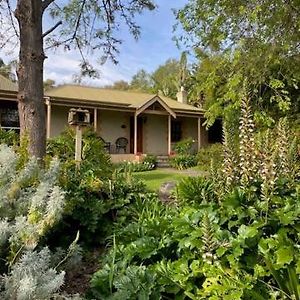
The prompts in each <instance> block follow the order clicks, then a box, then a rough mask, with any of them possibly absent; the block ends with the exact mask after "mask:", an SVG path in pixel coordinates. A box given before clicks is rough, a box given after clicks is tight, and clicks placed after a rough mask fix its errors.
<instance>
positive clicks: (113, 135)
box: [97, 110, 130, 153]
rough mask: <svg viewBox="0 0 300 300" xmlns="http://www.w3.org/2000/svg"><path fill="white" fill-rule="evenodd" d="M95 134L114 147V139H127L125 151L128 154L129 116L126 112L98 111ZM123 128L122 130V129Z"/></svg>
mask: <svg viewBox="0 0 300 300" xmlns="http://www.w3.org/2000/svg"><path fill="white" fill-rule="evenodd" d="M97 117H98V118H97V121H98V122H97V133H98V134H99V135H100V136H101V137H102V138H103V139H104V140H105V141H106V142H110V143H111V145H115V142H116V139H117V138H119V137H125V138H127V139H128V145H127V149H126V150H127V151H126V153H130V145H129V144H130V114H129V113H126V112H118V111H108V110H98V115H97ZM124 126H125V128H122V127H124Z"/></svg>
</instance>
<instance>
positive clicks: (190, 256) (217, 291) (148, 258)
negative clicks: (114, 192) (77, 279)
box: [92, 100, 300, 300]
mask: <svg viewBox="0 0 300 300" xmlns="http://www.w3.org/2000/svg"><path fill="white" fill-rule="evenodd" d="M284 123H285V122H284V121H282V122H281V124H279V125H278V127H277V128H276V134H277V138H274V134H273V133H272V132H270V131H267V132H266V133H264V134H263V137H262V139H261V140H262V141H263V143H261V144H260V145H258V144H257V142H256V140H255V138H254V123H253V121H252V115H251V111H250V107H249V102H248V100H243V101H242V113H241V122H240V124H241V126H240V145H239V146H240V151H239V152H238V154H237V153H233V152H232V151H228V149H229V148H230V147H229V146H230V145H229V144H228V143H230V138H228V139H226V140H227V142H226V145H224V151H226V155H224V159H225V161H224V169H223V168H222V170H221V171H220V172H219V175H218V176H217V177H214V178H211V179H210V181H208V182H204V181H202V180H198V179H188V180H186V181H184V182H183V183H182V185H181V187H180V189H181V191H180V193H181V194H178V198H180V199H179V200H181V202H180V205H178V207H177V208H170V207H166V206H164V207H160V208H159V209H154V208H152V207H151V205H152V204H153V203H154V202H150V201H149V200H148V202H144V205H143V206H138V207H144V209H145V211H146V213H145V214H143V213H141V210H140V209H138V210H137V213H133V212H132V210H131V209H130V208H131V207H130V206H129V207H128V208H127V211H128V215H129V216H130V215H132V219H129V220H130V221H131V222H130V223H129V224H128V225H127V226H124V224H126V221H125V222H123V223H122V226H118V225H116V226H115V228H116V231H115V238H114V239H113V247H112V249H111V250H110V251H109V253H108V254H106V256H105V258H104V267H103V269H102V270H100V271H99V272H97V273H96V274H95V275H94V277H93V280H92V287H93V289H92V290H93V292H94V296H95V295H97V297H98V298H100V299H101V298H114V299H124V300H126V299H135V298H146V299H149V298H150V299H160V298H162V299H236V300H238V299H298V298H299V288H300V280H299V273H300V270H299V266H300V249H299V247H298V244H299V214H300V202H299V197H300V195H299V192H300V182H299V176H298V174H299V166H298V165H297V164H292V162H295V157H297V155H298V154H297V153H295V152H294V151H291V149H290V148H291V147H290V145H291V144H290V142H289V141H290V139H289V138H288V133H287V128H285V127H286V126H285V125H284ZM248 129H251V130H248ZM225 130H226V129H225ZM224 135H225V136H227V137H228V135H227V134H226V133H225V134H224ZM292 146H293V147H294V145H292ZM280 147H281V148H280ZM282 147H283V148H284V149H282ZM279 148H280V149H279ZM232 149H234V148H230V150H232ZM291 153H294V154H291ZM291 155H292V156H291ZM236 159H238V161H236ZM236 165H238V166H239V168H237V169H235V172H229V173H228V174H227V173H226V170H227V171H228V170H233V169H234V166H236ZM287 166H289V167H287ZM227 176H233V177H232V178H231V179H230V180H228V178H227ZM198 194H200V195H201V194H202V196H200V197H199V196H198ZM136 199H137V198H136ZM144 199H145V200H146V199H147V197H146V198H144ZM204 199H205V200H204ZM199 202H200V204H201V205H199ZM137 203H138V202H137ZM148 203H149V206H148ZM159 205H162V204H159ZM159 205H158V206H159Z"/></svg>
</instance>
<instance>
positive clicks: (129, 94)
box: [46, 85, 203, 113]
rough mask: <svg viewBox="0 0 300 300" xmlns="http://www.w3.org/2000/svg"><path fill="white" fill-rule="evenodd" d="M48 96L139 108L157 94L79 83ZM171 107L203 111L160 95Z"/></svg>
mask: <svg viewBox="0 0 300 300" xmlns="http://www.w3.org/2000/svg"><path fill="white" fill-rule="evenodd" d="M46 96H48V97H50V98H55V99H57V100H59V99H70V100H74V101H85V102H89V101H91V102H99V104H100V103H103V104H115V105H120V106H126V107H132V108H138V107H140V106H141V105H142V104H144V103H145V102H147V101H149V100H151V99H153V98H154V97H156V96H157V95H154V94H147V93H140V92H134V91H118V90H110V89H104V88H95V87H87V86H79V85H63V86H59V87H56V88H53V89H51V90H49V91H47V92H46ZM158 97H159V98H161V99H162V100H163V101H164V102H165V103H166V104H167V105H168V106H169V107H170V108H171V109H174V110H179V111H181V110H183V111H192V112H194V113H203V110H202V109H199V108H197V107H194V106H192V105H189V104H184V103H180V102H178V101H176V100H173V99H170V98H167V97H163V96H158Z"/></svg>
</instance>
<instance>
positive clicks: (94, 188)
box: [47, 129, 112, 244]
mask: <svg viewBox="0 0 300 300" xmlns="http://www.w3.org/2000/svg"><path fill="white" fill-rule="evenodd" d="M47 151H48V155H49V156H58V157H59V158H60V159H61V160H62V167H61V172H60V178H59V182H60V185H61V186H62V187H63V189H64V190H65V191H66V210H65V214H64V218H63V222H61V223H60V224H59V225H58V226H57V227H56V230H55V231H54V232H53V233H52V235H51V236H49V242H51V244H52V243H53V244H55V243H58V244H60V243H63V244H69V243H70V242H71V241H72V240H71V239H70V237H71V236H74V235H75V234H76V232H77V231H78V230H79V231H80V232H81V241H84V242H99V240H95V238H94V236H95V234H96V233H98V235H99V239H100V237H101V236H102V235H103V231H102V228H104V227H105V226H103V224H102V221H104V220H105V218H104V217H103V216H104V215H105V214H106V213H107V212H108V211H109V210H110V207H111V206H112V203H111V201H109V199H108V196H107V194H108V192H107V191H106V190H105V186H106V184H105V182H107V181H108V180H110V179H111V177H112V164H111V162H110V157H109V155H108V154H107V153H106V151H105V150H104V149H103V143H102V142H101V140H100V139H98V138H97V137H96V135H95V134H94V133H93V132H91V131H86V132H85V133H84V134H83V146H82V158H83V160H82V161H81V163H80V166H79V167H78V165H76V162H75V160H74V151H75V133H74V130H72V129H68V130H66V131H65V132H64V133H63V134H62V135H60V136H58V137H56V138H54V139H52V140H50V141H49V142H48V146H47ZM66 232H67V233H68V234H65V233H66ZM58 237H60V238H58Z"/></svg>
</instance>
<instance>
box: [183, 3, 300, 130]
mask: <svg viewBox="0 0 300 300" xmlns="http://www.w3.org/2000/svg"><path fill="white" fill-rule="evenodd" d="M299 14H300V9H299V3H298V2H297V1H296V0H290V1H282V0H275V1H274V0H266V1H260V0H254V1H248V2H247V1H234V2H232V1H229V0H213V1H210V0H204V1H200V0H189V2H188V4H187V5H186V6H185V7H184V8H183V9H181V10H179V11H178V12H177V19H178V21H179V22H180V23H181V24H182V26H183V29H184V30H185V34H184V36H182V40H184V42H185V44H186V45H188V46H189V47H190V46H191V47H192V48H193V49H194V50H196V56H197V58H198V63H197V64H196V65H195V66H194V72H193V77H194V85H193V86H194V87H195V88H194V101H196V102H197V101H198V100H199V98H200V99H202V100H203V98H205V101H206V108H208V112H207V117H209V119H210V120H209V123H212V122H213V119H214V118H215V117H217V116H218V115H222V114H223V113H224V112H226V111H231V110H232V109H233V110H234V109H236V108H237V107H238V106H239V101H240V92H241V91H242V90H243V89H242V87H243V85H244V83H245V80H246V81H247V85H248V88H249V90H251V100H252V102H254V103H253V105H254V107H256V112H255V113H256V117H257V119H260V120H261V121H264V122H265V123H268V124H271V123H274V118H278V117H280V116H281V115H283V114H286V113H287V112H288V111H289V112H291V111H293V113H296V114H297V113H299V103H300V100H299V91H298V85H299V83H300V72H299V70H298V69H299V68H297V65H299V59H300V53H299V40H300V21H299ZM297 107H298V109H297Z"/></svg>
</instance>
